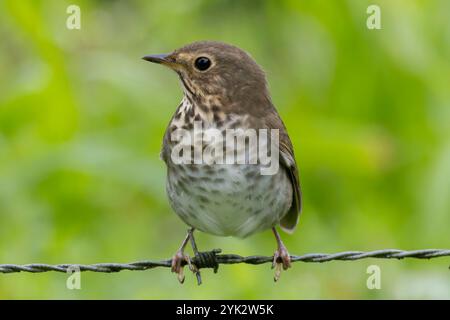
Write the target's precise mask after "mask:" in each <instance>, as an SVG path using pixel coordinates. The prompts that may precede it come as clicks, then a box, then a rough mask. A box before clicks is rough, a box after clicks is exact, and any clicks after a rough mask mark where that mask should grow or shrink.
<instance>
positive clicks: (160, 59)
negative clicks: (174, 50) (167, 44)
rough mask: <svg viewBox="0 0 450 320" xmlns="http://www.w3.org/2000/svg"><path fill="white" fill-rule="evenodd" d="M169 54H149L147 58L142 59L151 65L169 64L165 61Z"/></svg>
mask: <svg viewBox="0 0 450 320" xmlns="http://www.w3.org/2000/svg"><path fill="white" fill-rule="evenodd" d="M169 55H170V54H150V55H148V56H145V57H142V59H144V60H145V61H150V62H153V63H160V64H165V65H167V64H169V61H168V60H167V57H168V56H169Z"/></svg>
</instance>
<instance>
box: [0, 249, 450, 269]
mask: <svg viewBox="0 0 450 320" xmlns="http://www.w3.org/2000/svg"><path fill="white" fill-rule="evenodd" d="M220 252H221V250H220V249H214V250H212V251H207V252H198V253H197V254H196V255H195V257H194V258H193V259H192V262H193V264H194V265H195V266H196V267H197V268H198V269H202V268H212V269H214V271H215V272H217V269H218V268H219V265H220V264H237V263H245V264H252V265H259V264H264V263H272V260H273V256H248V257H242V256H240V255H236V254H219V253H220ZM439 257H450V249H425V250H413V251H403V250H398V249H385V250H376V251H368V252H364V251H345V252H339V253H332V254H329V253H309V254H305V255H302V256H295V255H294V256H291V261H292V262H321V263H322V262H329V261H335V260H338V261H355V260H361V259H367V258H379V259H404V258H415V259H432V258H439ZM171 262H172V260H171V259H166V260H161V261H149V260H146V261H138V262H131V263H97V264H89V265H85V264H58V265H49V264H42V263H33V264H25V265H17V264H0V273H18V272H30V273H40V272H49V271H55V272H64V273H65V272H68V271H71V270H79V271H91V272H102V273H113V272H120V271H123V270H129V271H144V270H148V269H153V268H157V267H164V268H170V267H171Z"/></svg>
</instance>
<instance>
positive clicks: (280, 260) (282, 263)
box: [272, 247, 291, 281]
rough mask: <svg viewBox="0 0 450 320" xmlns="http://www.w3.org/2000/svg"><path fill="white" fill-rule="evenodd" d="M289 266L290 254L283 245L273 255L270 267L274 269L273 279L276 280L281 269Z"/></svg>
mask: <svg viewBox="0 0 450 320" xmlns="http://www.w3.org/2000/svg"><path fill="white" fill-rule="evenodd" d="M290 267H291V256H290V255H289V252H288V251H287V250H286V248H285V247H280V248H278V249H277V251H275V253H274V255H273V262H272V269H275V275H274V277H273V280H274V281H278V280H279V279H280V276H281V270H287V269H288V268H290Z"/></svg>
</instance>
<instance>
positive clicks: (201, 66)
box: [195, 57, 211, 71]
mask: <svg viewBox="0 0 450 320" xmlns="http://www.w3.org/2000/svg"><path fill="white" fill-rule="evenodd" d="M210 66H211V60H209V59H208V58H206V57H199V58H197V60H195V67H196V68H197V69H198V70H200V71H205V70H207V69H208V68H209V67H210Z"/></svg>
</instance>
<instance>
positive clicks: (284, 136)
mask: <svg viewBox="0 0 450 320" xmlns="http://www.w3.org/2000/svg"><path fill="white" fill-rule="evenodd" d="M266 119H267V120H266V126H267V127H268V128H269V129H279V130H280V131H279V133H280V164H281V166H282V167H283V168H284V169H285V170H287V172H288V174H289V178H290V180H291V184H292V190H293V199H292V205H291V207H290V209H289V210H288V212H287V213H286V215H285V216H284V217H283V218H282V219H281V221H280V226H281V228H282V229H283V230H284V231H286V232H289V233H291V232H293V231H294V229H295V227H296V225H297V223H298V219H299V216H300V212H301V206H302V202H301V190H300V181H299V174H298V169H297V163H296V161H295V156H294V148H293V146H292V143H291V139H290V138H289V135H288V133H287V131H286V127H285V126H284V124H283V121H282V120H281V118H280V116H279V115H278V113H277V111H276V110H275V108H274V107H273V106H272V108H271V110H270V112H269V115H267V118H266Z"/></svg>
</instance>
